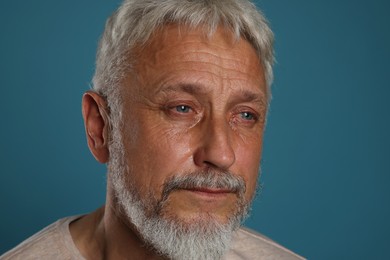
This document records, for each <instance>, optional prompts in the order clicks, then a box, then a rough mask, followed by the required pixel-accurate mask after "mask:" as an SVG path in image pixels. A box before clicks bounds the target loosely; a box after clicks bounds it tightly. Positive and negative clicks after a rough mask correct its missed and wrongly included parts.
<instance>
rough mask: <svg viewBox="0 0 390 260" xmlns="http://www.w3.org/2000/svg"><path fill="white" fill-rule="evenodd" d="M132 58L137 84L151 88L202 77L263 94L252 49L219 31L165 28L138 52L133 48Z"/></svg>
mask: <svg viewBox="0 0 390 260" xmlns="http://www.w3.org/2000/svg"><path fill="white" fill-rule="evenodd" d="M135 54H136V57H137V59H136V63H135V64H134V65H135V66H134V68H135V72H136V75H137V77H138V79H139V80H140V81H141V82H140V83H150V84H154V85H155V84H158V82H159V81H162V80H164V77H166V76H167V75H169V76H173V75H178V74H180V73H181V76H183V75H184V76H185V77H186V79H188V80H198V79H191V76H194V75H200V74H202V73H203V75H205V74H208V76H207V77H206V78H209V79H210V78H218V80H224V79H227V80H229V81H230V82H244V81H250V82H247V83H248V84H249V85H252V86H256V87H257V88H259V89H261V90H262V91H264V92H265V79H264V70H263V67H262V64H261V62H260V59H259V57H258V55H257V52H256V51H255V49H254V48H253V46H252V45H251V44H250V43H249V42H248V41H246V40H244V39H242V38H240V39H235V38H234V36H233V34H232V33H231V32H230V31H228V30H226V29H223V28H221V27H218V28H217V30H216V31H215V32H214V34H212V35H207V34H206V33H205V32H204V31H203V30H202V29H201V28H195V29H189V28H188V27H184V26H177V25H167V26H165V27H164V28H163V29H161V30H159V31H157V32H155V33H154V34H153V35H152V36H151V38H150V39H149V40H148V41H147V43H146V44H145V45H144V46H142V48H140V47H138V48H136V49H135ZM152 79H154V80H155V82H152ZM232 84H234V83H232ZM264 94H265V93H264Z"/></svg>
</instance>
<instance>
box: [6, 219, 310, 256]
mask: <svg viewBox="0 0 390 260" xmlns="http://www.w3.org/2000/svg"><path fill="white" fill-rule="evenodd" d="M79 217H80V216H73V217H67V218H63V219H60V220H58V221H56V222H54V223H53V224H51V225H50V226H47V227H46V228H44V229H43V230H41V231H40V232H38V233H36V234H35V235H33V236H32V237H30V238H28V239H27V240H25V241H24V242H22V243H21V244H19V245H18V246H17V247H15V248H14V249H12V250H10V251H8V252H6V253H5V254H3V255H2V256H0V259H1V260H8V259H12V260H14V259H23V260H30V259H40V260H49V259H50V260H55V259H72V260H78V259H83V260H84V259H85V258H84V257H83V256H82V255H81V253H80V252H79V250H78V249H77V247H76V245H75V244H74V242H73V240H72V236H71V234H70V231H69V224H70V223H71V222H72V221H74V220H76V219H77V218H79ZM129 259H131V258H129ZM223 259H226V260H235V259H251V260H252V259H267V260H268V259H291V260H294V259H304V258H302V257H300V256H298V255H296V254H295V253H293V252H291V251H290V250H288V249H286V248H284V247H282V246H280V245H278V244H277V243H275V242H273V241H272V240H270V239H269V238H267V237H264V236H263V235H260V234H258V233H255V232H253V231H251V230H249V229H246V228H241V229H239V230H238V231H237V232H236V233H235V234H234V236H233V238H232V243H231V247H230V250H229V251H228V252H227V253H226V255H225V256H224V258H223Z"/></svg>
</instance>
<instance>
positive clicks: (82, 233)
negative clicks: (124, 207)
mask: <svg viewBox="0 0 390 260" xmlns="http://www.w3.org/2000/svg"><path fill="white" fill-rule="evenodd" d="M106 199H107V200H106V201H107V203H106V205H105V206H104V207H102V208H100V209H98V210H96V211H95V212H92V213H90V214H88V215H86V216H84V217H82V218H80V219H78V220H76V221H74V222H72V223H71V224H70V233H71V235H72V238H73V241H74V243H75V244H76V246H77V248H78V249H79V250H80V252H81V254H82V255H83V256H84V257H85V258H86V259H161V258H160V257H159V256H157V255H155V254H154V252H152V251H150V250H148V248H147V247H145V246H144V245H143V242H142V240H141V239H140V237H139V235H138V234H137V232H135V230H134V228H133V227H132V226H131V224H130V223H129V221H128V220H127V218H126V216H124V215H123V213H121V211H120V209H119V208H118V205H117V203H115V196H114V194H113V190H112V189H111V188H110V185H108V192H107V198H106ZM129 257H130V258H129Z"/></svg>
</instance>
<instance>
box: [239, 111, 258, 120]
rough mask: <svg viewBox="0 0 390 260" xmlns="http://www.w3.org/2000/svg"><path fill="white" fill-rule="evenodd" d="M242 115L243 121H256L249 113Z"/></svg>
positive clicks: (242, 113)
mask: <svg viewBox="0 0 390 260" xmlns="http://www.w3.org/2000/svg"><path fill="white" fill-rule="evenodd" d="M240 115H241V118H242V119H245V120H248V121H249V120H254V119H255V116H254V115H253V114H252V113H249V112H241V113H240Z"/></svg>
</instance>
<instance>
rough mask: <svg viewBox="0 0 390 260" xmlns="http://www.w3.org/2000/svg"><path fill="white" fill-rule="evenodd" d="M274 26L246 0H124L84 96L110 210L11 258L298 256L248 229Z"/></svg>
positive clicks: (70, 222) (38, 239)
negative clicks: (244, 224)
mask: <svg viewBox="0 0 390 260" xmlns="http://www.w3.org/2000/svg"><path fill="white" fill-rule="evenodd" d="M272 42H273V35H272V32H271V30H270V29H269V27H268V25H267V22H266V20H265V18H264V17H263V15H262V14H261V13H260V12H258V11H257V10H256V8H255V7H254V5H253V4H251V3H250V2H248V1H247V0H127V1H124V3H123V4H122V5H121V6H120V8H119V9H118V10H117V11H116V12H115V13H114V14H113V15H112V16H111V17H110V18H109V20H108V21H107V24H106V28H105V31H104V34H103V36H102V39H101V42H100V46H99V50H98V54H97V63H96V72H95V76H94V78H93V90H90V91H87V92H86V93H85V95H84V96H83V100H82V112H83V117H84V121H85V130H86V135H87V140H88V146H89V148H90V150H91V152H92V154H93V155H94V157H95V158H96V160H97V161H99V162H101V163H107V166H108V176H107V182H108V183H107V200H106V204H105V206H104V207H102V208H100V209H98V210H97V211H95V212H93V213H90V214H88V215H84V216H74V217H68V218H65V219H61V220H59V221H57V222H56V223H54V224H52V225H50V226H49V227H47V228H45V229H44V230H42V231H41V232H39V233H37V234H36V235H34V236H33V237H31V238H29V239H28V240H26V241H25V242H23V243H22V244H21V245H19V246H18V247H16V248H15V249H13V250H11V251H10V252H8V253H6V254H5V255H3V257H2V258H4V259H301V257H299V256H298V255H296V254H294V253H292V252H291V251H289V250H287V249H285V248H283V247H282V246H280V245H278V244H276V243H274V242H272V241H271V240H269V239H268V238H265V237H264V236H262V235H260V234H257V233H255V232H253V231H250V230H248V229H244V228H240V225H241V223H242V221H243V219H244V218H245V217H246V216H247V214H248V209H249V207H250V203H251V201H252V198H253V197H254V194H255V190H256V185H257V178H258V173H259V164H260V158H261V147H262V142H263V131H264V127H265V118H266V114H267V107H268V103H269V97H270V85H271V81H272V63H273V50H272Z"/></svg>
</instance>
